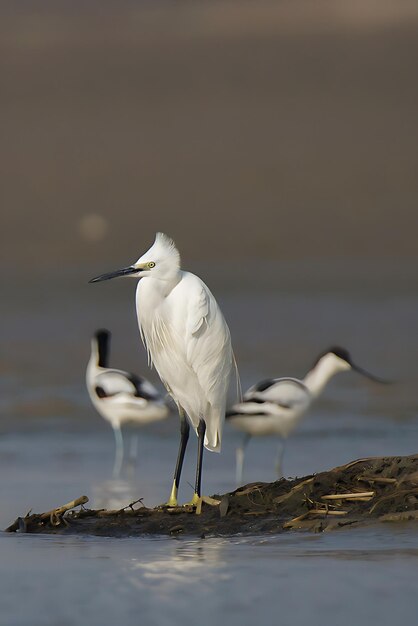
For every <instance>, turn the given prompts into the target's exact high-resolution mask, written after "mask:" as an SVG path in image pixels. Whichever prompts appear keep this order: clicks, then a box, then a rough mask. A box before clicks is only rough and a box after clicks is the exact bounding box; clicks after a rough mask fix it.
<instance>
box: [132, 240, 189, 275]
mask: <svg viewBox="0 0 418 626" xmlns="http://www.w3.org/2000/svg"><path fill="white" fill-rule="evenodd" d="M134 267H138V268H142V272H141V274H142V276H154V277H155V278H161V279H164V278H169V277H171V276H173V275H174V274H176V273H177V272H178V271H179V269H180V253H179V251H178V250H177V248H176V244H175V243H174V241H173V240H172V239H170V237H168V236H167V235H165V234H164V233H157V234H156V236H155V241H154V243H153V244H152V246H151V248H150V249H149V250H147V252H145V254H143V255H142V256H141V257H140V258H139V259H138V261H137V262H136V263H134Z"/></svg>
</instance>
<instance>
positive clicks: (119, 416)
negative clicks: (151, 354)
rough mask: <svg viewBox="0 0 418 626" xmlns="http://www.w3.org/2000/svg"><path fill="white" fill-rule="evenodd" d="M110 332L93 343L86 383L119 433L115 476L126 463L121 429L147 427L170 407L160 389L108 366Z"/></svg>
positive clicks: (102, 332) (101, 333) (99, 408)
mask: <svg viewBox="0 0 418 626" xmlns="http://www.w3.org/2000/svg"><path fill="white" fill-rule="evenodd" d="M110 337H111V335H110V332H109V331H107V330H99V331H97V332H96V333H95V335H94V336H93V338H92V340H91V354H90V359H89V362H88V364H87V371H86V384H87V390H88V393H89V396H90V399H91V401H92V403H93V405H94V406H95V408H96V409H97V411H98V413H99V414H100V415H101V416H102V417H103V418H104V419H105V420H107V421H108V422H110V424H111V426H112V428H113V431H114V433H115V440H116V455H115V465H114V470H113V474H114V476H117V475H119V473H120V470H121V467H122V461H123V439H122V434H121V426H122V425H123V424H126V423H133V424H136V425H141V426H142V425H144V424H148V423H150V422H155V421H159V420H161V419H164V418H165V417H167V415H168V412H169V411H168V407H167V405H166V404H165V402H164V400H163V398H162V397H161V395H160V394H159V393H158V391H157V389H156V388H155V387H154V386H153V385H152V384H151V383H150V382H149V381H148V380H146V379H145V378H142V377H140V376H137V375H136V374H132V373H130V372H125V371H123V370H119V369H113V368H109V367H108V357H109V348H110Z"/></svg>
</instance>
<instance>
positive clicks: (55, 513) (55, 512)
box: [39, 496, 89, 526]
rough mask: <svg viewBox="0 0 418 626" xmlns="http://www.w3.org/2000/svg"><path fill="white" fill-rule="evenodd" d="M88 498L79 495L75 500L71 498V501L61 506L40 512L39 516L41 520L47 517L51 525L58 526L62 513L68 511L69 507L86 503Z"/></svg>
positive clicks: (73, 507)
mask: <svg viewBox="0 0 418 626" xmlns="http://www.w3.org/2000/svg"><path fill="white" fill-rule="evenodd" d="M88 501H89V499H88V497H87V496H80V497H79V498H76V499H75V500H71V502H67V504H63V505H62V506H60V507H58V508H56V509H52V510H51V511H47V512H46V513H41V515H40V516H39V517H40V519H41V520H46V519H48V518H49V521H50V522H51V525H52V526H59V525H60V523H61V521H62V517H63V515H64V513H66V512H67V511H70V510H71V509H75V508H76V507H77V506H81V505H82V504H86V502H88Z"/></svg>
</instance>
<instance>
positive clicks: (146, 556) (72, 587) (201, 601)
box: [0, 526, 418, 626]
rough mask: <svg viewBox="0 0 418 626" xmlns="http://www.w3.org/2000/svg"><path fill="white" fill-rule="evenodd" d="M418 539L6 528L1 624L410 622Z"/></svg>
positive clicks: (367, 534)
mask: <svg viewBox="0 0 418 626" xmlns="http://www.w3.org/2000/svg"><path fill="white" fill-rule="evenodd" d="M417 538H418V535H417V532H416V529H412V528H408V527H407V526H405V527H401V528H397V529H392V528H387V527H384V528H381V529H378V530H375V529H372V530H370V529H368V530H367V531H361V530H356V531H354V532H345V531H343V532H341V533H338V534H323V535H314V536H311V535H309V536H302V535H283V536H280V537H269V538H267V539H266V538H259V537H252V538H235V539H206V540H201V539H196V540H187V539H150V538H143V539H119V540H115V539H104V538H100V539H97V538H90V537H86V538H74V537H65V538H62V537H32V536H17V537H16V536H1V537H0V539H1V544H2V555H3V558H2V562H4V561H6V562H7V575H4V576H3V577H2V595H3V602H2V605H3V606H2V623H4V624H8V625H10V626H18V625H19V626H20V625H23V624H28V623H30V624H31V625H32V626H38V624H39V626H41V625H42V626H44V625H47V626H49V625H53V624H54V625H55V624H64V625H65V626H72V625H73V624H79V623H80V621H82V622H83V623H87V624H111V623H119V622H120V621H122V620H123V621H125V620H130V621H131V620H135V622H134V623H138V622H140V623H146V624H158V626H165V625H166V624H167V625H169V624H173V623H182V624H183V623H184V624H196V623H200V624H213V623H217V622H221V623H225V621H227V622H228V623H229V624H231V625H235V624H236V625H239V624H254V623H256V622H261V623H266V624H267V623H269V624H270V623H281V622H283V623H286V624H290V623H291V624H306V623H313V624H320V623H323V622H324V620H332V622H333V623H338V624H340V625H345V624H347V625H348V624H353V623H358V624H372V623H373V624H381V625H386V624H387V625H389V624H393V623H399V622H402V621H403V620H405V621H408V622H410V623H413V620H414V619H415V617H414V616H415V615H416V608H417V602H416V571H417V566H418V548H417ZM28 616H30V621H28Z"/></svg>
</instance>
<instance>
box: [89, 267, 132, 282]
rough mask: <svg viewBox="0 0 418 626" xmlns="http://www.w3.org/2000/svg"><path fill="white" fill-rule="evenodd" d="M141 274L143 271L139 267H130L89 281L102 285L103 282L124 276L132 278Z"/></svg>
mask: <svg viewBox="0 0 418 626" xmlns="http://www.w3.org/2000/svg"><path fill="white" fill-rule="evenodd" d="M140 273H141V269H140V268H137V267H133V266H132V265H130V266H129V267H122V269H120V270H115V271H114V272H108V273H107V274H100V276H96V278H92V279H91V280H89V283H100V282H101V281H102V280H110V279H111V278H121V277H123V276H132V275H133V274H138V276H139V275H140Z"/></svg>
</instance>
